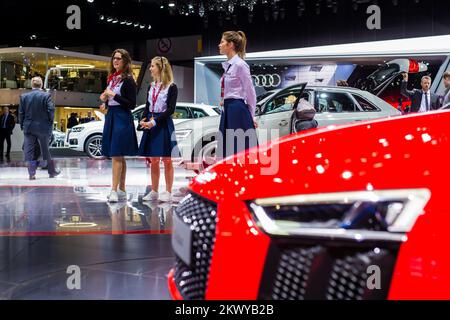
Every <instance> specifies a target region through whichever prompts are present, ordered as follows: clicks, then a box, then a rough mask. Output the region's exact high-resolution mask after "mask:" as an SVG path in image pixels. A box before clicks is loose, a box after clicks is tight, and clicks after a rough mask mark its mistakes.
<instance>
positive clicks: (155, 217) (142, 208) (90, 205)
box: [0, 159, 194, 299]
mask: <svg viewBox="0 0 450 320" xmlns="http://www.w3.org/2000/svg"><path fill="white" fill-rule="evenodd" d="M58 167H59V168H60V169H61V172H62V174H61V175H60V176H59V177H58V178H56V179H49V178H48V174H47V173H46V172H45V171H39V172H38V174H37V180H35V181H29V180H28V175H27V171H26V168H25V167H24V166H23V163H21V162H12V163H9V164H3V165H2V166H1V167H0V299H168V298H169V296H168V292H167V288H166V275H167V272H168V270H169V269H170V267H171V265H172V264H173V254H172V250H171V245H170V233H171V229H172V214H173V210H174V208H175V207H176V206H177V202H178V201H179V200H181V199H182V197H184V195H185V194H186V186H187V184H188V182H189V179H190V178H191V177H192V176H193V175H194V173H193V172H189V171H185V170H184V169H181V168H177V169H176V174H175V175H176V177H175V185H174V200H175V201H174V202H173V203H171V204H167V203H161V202H143V201H142V196H143V195H144V194H145V193H146V192H148V191H149V190H150V186H149V184H150V182H149V181H150V177H149V172H148V171H149V169H148V168H147V166H146V164H145V161H141V160H129V161H128V179H127V192H128V201H124V202H120V203H117V204H108V203H107V202H106V196H107V194H108V193H109V191H110V188H109V183H110V175H111V162H110V161H93V160H89V159H58ZM162 172H163V170H162ZM164 189H165V185H164V174H162V175H161V186H160V190H164ZM72 265H75V266H79V267H80V270H81V290H76V289H75V290H70V289H68V287H67V283H66V282H67V279H68V278H69V277H70V275H71V274H68V273H67V268H68V267H69V266H72Z"/></svg>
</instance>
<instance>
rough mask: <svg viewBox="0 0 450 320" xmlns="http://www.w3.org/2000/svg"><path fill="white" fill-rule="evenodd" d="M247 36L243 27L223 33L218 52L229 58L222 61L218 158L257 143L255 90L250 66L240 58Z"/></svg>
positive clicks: (243, 54) (243, 52) (242, 56)
mask: <svg viewBox="0 0 450 320" xmlns="http://www.w3.org/2000/svg"><path fill="white" fill-rule="evenodd" d="M246 45H247V38H246V36H245V34H244V32H242V31H227V32H224V33H223V34H222V39H221V41H220V44H219V50H220V54H224V55H226V56H227V58H228V60H227V61H225V62H223V63H222V66H223V69H224V71H225V72H224V74H223V76H222V78H221V81H220V83H221V99H222V100H221V105H222V106H223V112H222V116H221V119H220V127H219V130H220V132H221V137H219V145H218V150H217V157H218V158H225V157H228V156H231V155H233V154H236V153H238V152H240V151H243V150H247V149H249V148H252V147H254V146H257V145H258V139H257V136H256V130H255V129H256V122H255V121H254V116H255V109H256V93H255V87H254V86H253V81H252V76H251V74H250V67H249V66H248V64H247V63H246V62H245V61H244V60H243V59H244V58H245V48H246Z"/></svg>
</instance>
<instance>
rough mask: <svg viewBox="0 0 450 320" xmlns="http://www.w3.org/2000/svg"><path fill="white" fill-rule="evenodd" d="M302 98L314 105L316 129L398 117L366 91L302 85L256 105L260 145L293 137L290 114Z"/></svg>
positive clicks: (293, 129)
mask: <svg viewBox="0 0 450 320" xmlns="http://www.w3.org/2000/svg"><path fill="white" fill-rule="evenodd" d="M302 98H303V99H306V100H308V101H309V102H310V103H311V104H313V105H314V108H315V109H316V116H315V119H316V120H317V122H318V123H319V127H326V126H330V125H338V124H345V123H352V122H359V121H365V120H373V119H377V118H383V117H390V116H397V115H401V112H400V111H399V110H397V109H395V108H394V107H393V106H392V105H390V104H389V103H387V102H385V101H384V100H382V99H380V98H378V97H377V96H375V95H373V94H371V93H369V92H367V91H362V90H359V89H355V88H350V87H333V86H307V85H306V84H305V83H302V84H297V85H293V86H290V87H288V88H286V89H283V90H280V91H278V92H276V93H273V94H272V95H270V96H268V97H266V98H265V99H264V100H262V101H260V102H259V103H258V105H257V110H256V118H257V122H258V124H259V128H258V131H259V134H258V138H259V139H260V142H261V143H263V142H265V141H267V140H272V139H274V138H277V137H274V136H273V135H274V134H276V135H279V136H280V137H282V136H285V135H288V134H291V133H295V127H296V126H295V122H296V121H298V120H296V118H295V116H294V111H293V110H294V109H295V108H296V106H297V104H298V101H299V100H300V99H302ZM274 129H275V130H274ZM277 129H278V130H277Z"/></svg>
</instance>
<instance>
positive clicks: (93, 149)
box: [84, 134, 104, 160]
mask: <svg viewBox="0 0 450 320" xmlns="http://www.w3.org/2000/svg"><path fill="white" fill-rule="evenodd" d="M102 139H103V137H102V135H101V134H100V135H99V134H96V135H93V136H90V137H89V138H88V139H87V140H86V143H85V144H84V152H86V154H87V155H88V156H89V157H90V158H92V159H97V160H100V159H104V157H103V154H102Z"/></svg>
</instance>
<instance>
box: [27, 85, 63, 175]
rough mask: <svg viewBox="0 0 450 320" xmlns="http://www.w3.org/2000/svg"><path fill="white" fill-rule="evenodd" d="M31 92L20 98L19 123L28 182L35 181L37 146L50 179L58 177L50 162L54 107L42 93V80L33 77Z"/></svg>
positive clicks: (48, 95)
mask: <svg viewBox="0 0 450 320" xmlns="http://www.w3.org/2000/svg"><path fill="white" fill-rule="evenodd" d="M31 86H32V89H33V90H32V91H31V92H29V93H25V94H23V95H21V96H20V106H19V123H20V127H21V129H22V130H23V133H24V137H25V140H24V155H25V161H27V162H28V173H29V176H30V180H35V179H36V169H37V165H38V162H37V159H36V154H37V150H36V148H37V146H38V145H39V146H40V151H41V154H42V157H43V160H46V161H47V164H48V174H49V176H50V178H54V177H56V176H57V175H59V173H60V172H58V171H56V168H55V162H54V161H53V160H52V157H51V154H50V149H49V142H50V137H51V135H52V130H53V120H54V115H55V105H54V104H53V102H52V100H51V97H50V94H48V93H46V92H44V91H42V79H41V78H40V77H35V78H33V79H32V80H31Z"/></svg>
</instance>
